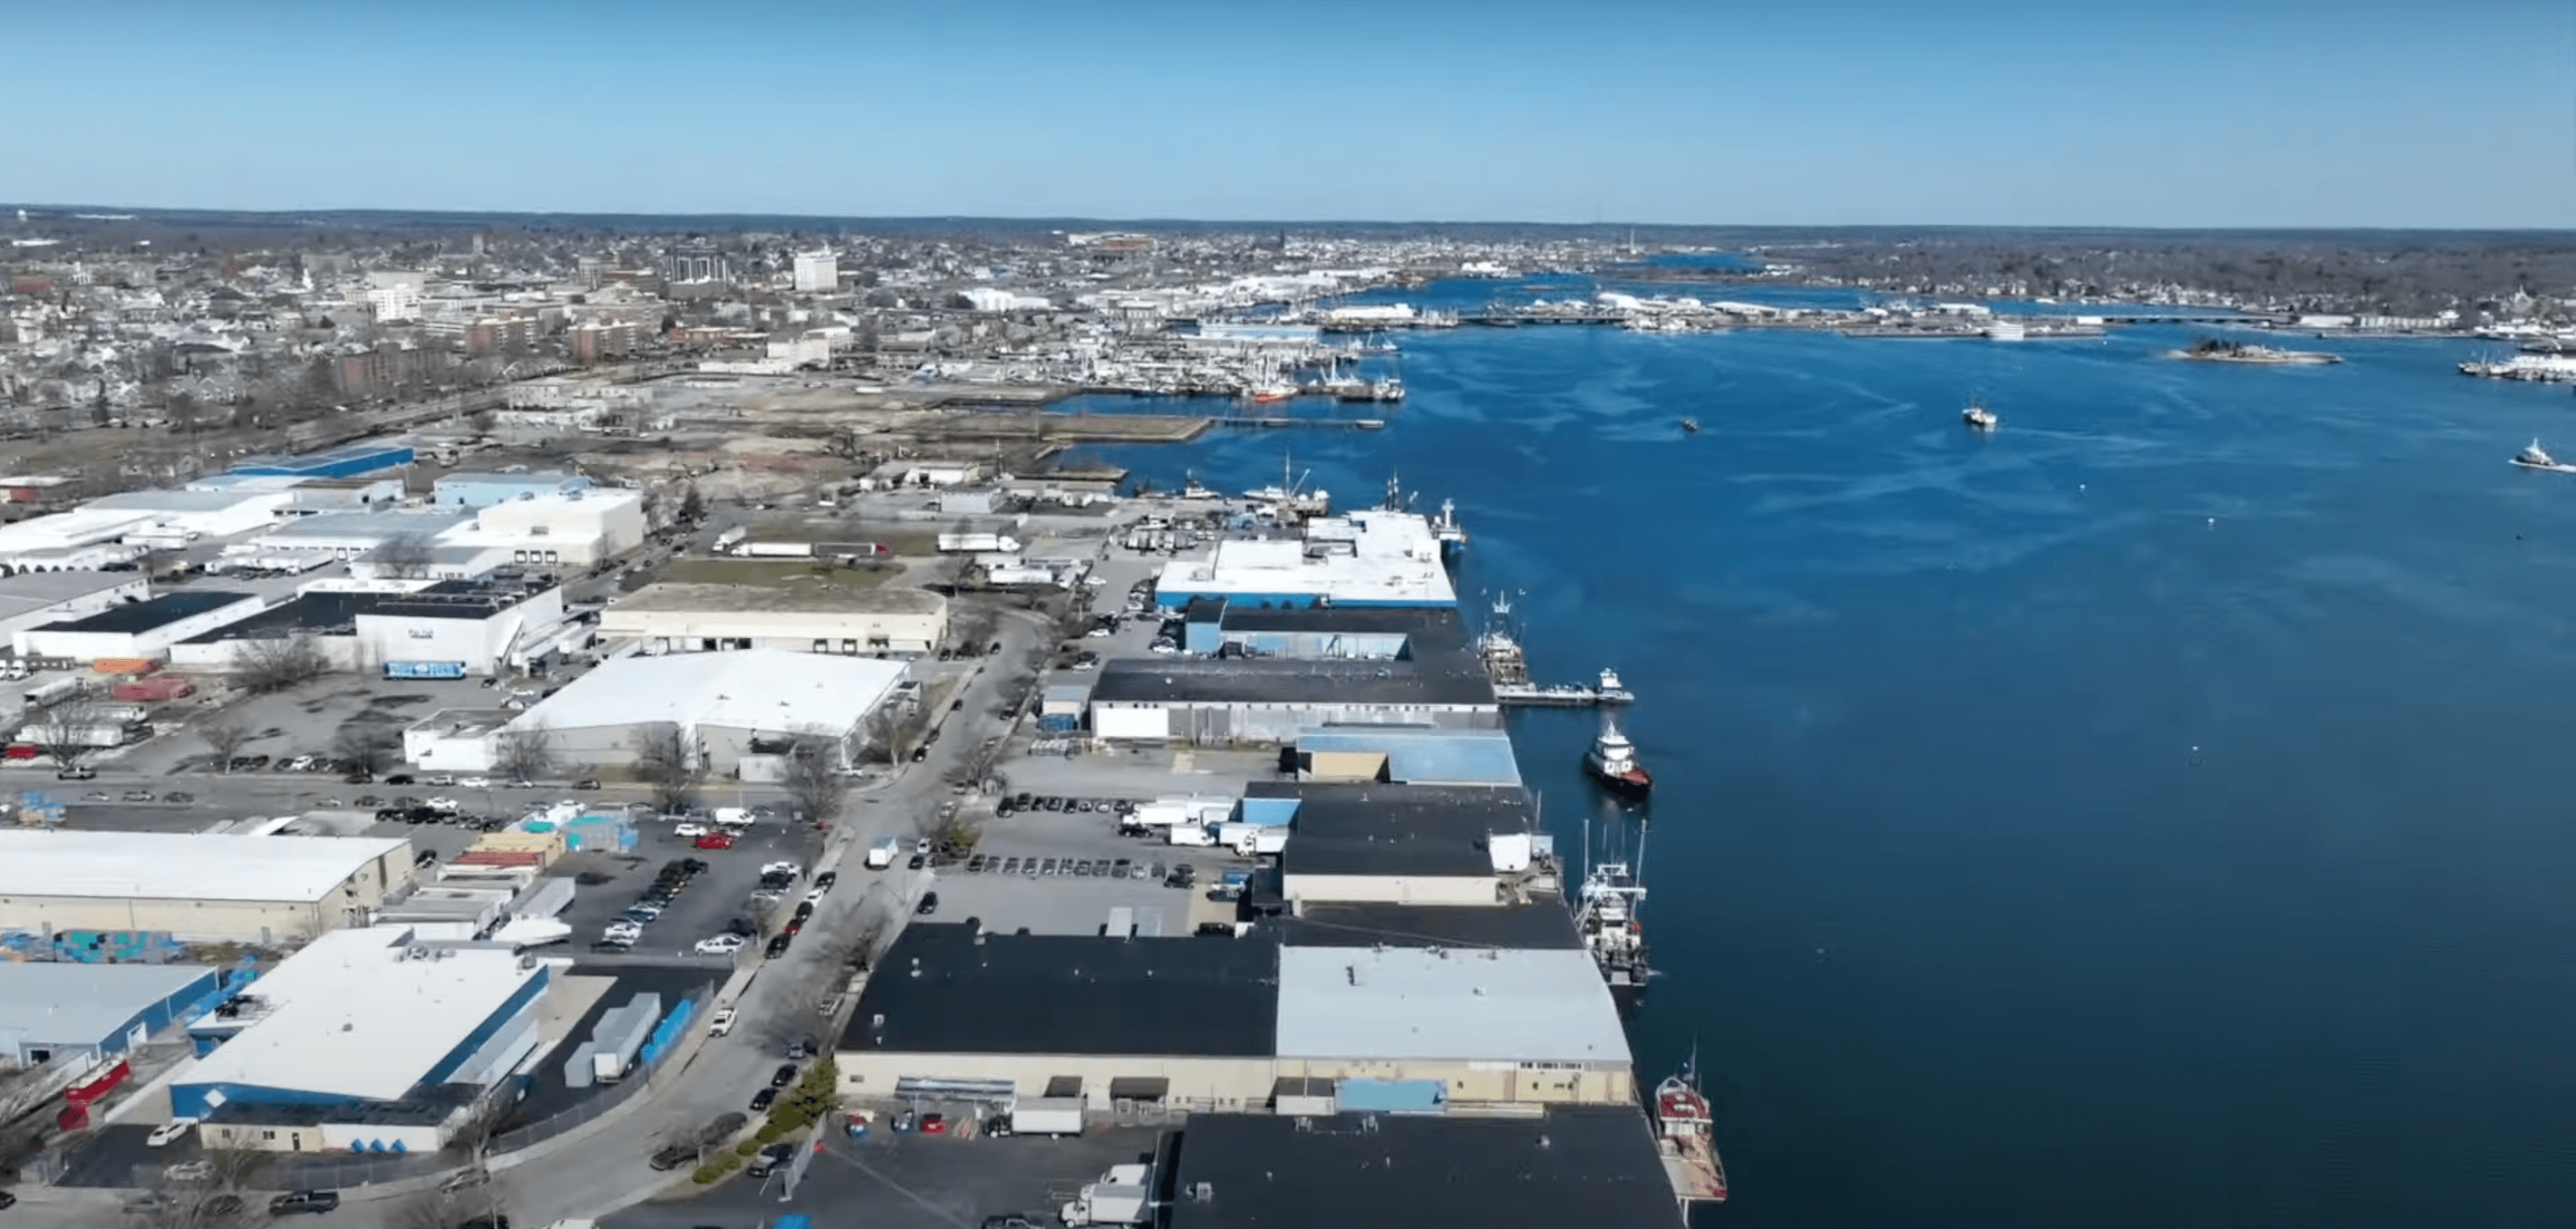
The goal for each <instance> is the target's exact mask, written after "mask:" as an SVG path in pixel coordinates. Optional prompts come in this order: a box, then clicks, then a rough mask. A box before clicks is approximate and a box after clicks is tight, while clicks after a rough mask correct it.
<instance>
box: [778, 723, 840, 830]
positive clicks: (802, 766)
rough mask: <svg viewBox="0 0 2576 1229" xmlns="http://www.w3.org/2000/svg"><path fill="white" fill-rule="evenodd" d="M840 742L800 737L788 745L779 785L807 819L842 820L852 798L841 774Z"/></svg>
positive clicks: (817, 735)
mask: <svg viewBox="0 0 2576 1229" xmlns="http://www.w3.org/2000/svg"><path fill="white" fill-rule="evenodd" d="M841 759H842V756H841V740H839V739H837V738H834V737H832V736H831V735H829V734H822V733H807V734H799V735H797V736H796V738H795V740H794V741H793V742H791V743H789V744H788V747H787V757H786V764H785V773H784V776H783V778H782V780H781V781H780V784H781V785H783V786H784V787H785V788H786V790H787V797H788V798H789V799H790V800H792V801H794V802H795V804H796V809H797V810H799V811H801V812H803V813H804V818H806V819H808V820H814V821H829V820H832V819H835V818H837V817H839V815H840V813H841V803H842V801H843V800H844V799H846V798H848V797H849V795H850V779H849V778H848V777H846V776H843V775H842V774H841V769H842V763H841Z"/></svg>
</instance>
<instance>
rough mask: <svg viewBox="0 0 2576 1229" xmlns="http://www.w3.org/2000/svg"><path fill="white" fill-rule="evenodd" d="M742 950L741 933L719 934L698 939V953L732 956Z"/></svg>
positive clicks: (702, 954)
mask: <svg viewBox="0 0 2576 1229" xmlns="http://www.w3.org/2000/svg"><path fill="white" fill-rule="evenodd" d="M741 950H742V936H741V935H717V936H716V937H714V938H712V939H700V940H698V954H699V955H701V956H730V955H732V954H734V953H735V952H738V951H741Z"/></svg>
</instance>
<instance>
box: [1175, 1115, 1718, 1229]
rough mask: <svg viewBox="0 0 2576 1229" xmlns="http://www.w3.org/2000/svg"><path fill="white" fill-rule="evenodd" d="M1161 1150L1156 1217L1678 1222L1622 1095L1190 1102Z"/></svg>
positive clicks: (1645, 1130)
mask: <svg viewBox="0 0 2576 1229" xmlns="http://www.w3.org/2000/svg"><path fill="white" fill-rule="evenodd" d="M1355 1091H1356V1090H1355ZM1165 1155H1166V1158H1167V1159H1166V1164H1167V1165H1168V1167H1169V1172H1168V1173H1167V1174H1165V1175H1163V1177H1164V1181H1163V1183H1162V1184H1161V1186H1162V1189H1164V1190H1166V1191H1169V1192H1170V1199H1169V1202H1168V1203H1166V1204H1165V1205H1164V1210H1163V1213H1162V1219H1159V1220H1158V1221H1157V1222H1156V1223H1157V1224H1160V1225H1163V1226H1165V1227H1166V1229H1272V1227H1274V1226H1282V1225H1330V1226H1333V1227H1334V1229H1422V1227H1423V1226H1427V1225H1587V1226H1601V1227H1603V1229H1643V1227H1646V1226H1657V1227H1662V1229H1674V1227H1677V1226H1679V1225H1680V1224H1681V1223H1682V1218H1681V1214H1680V1211H1679V1209H1678V1207H1677V1206H1676V1204H1675V1202H1674V1198H1673V1188H1672V1186H1671V1184H1670V1183H1669V1182H1668V1181H1667V1180H1666V1178H1665V1176H1664V1169H1663V1163H1662V1160H1661V1153H1660V1151H1659V1149H1658V1148H1657V1145H1656V1143H1655V1138H1654V1134H1653V1131H1652V1129H1651V1128H1650V1127H1649V1126H1648V1124H1647V1122H1646V1119H1645V1116H1644V1115H1643V1114H1640V1113H1638V1112H1637V1110H1636V1109H1635V1108H1633V1107H1627V1106H1590V1105H1555V1106H1550V1107H1548V1109H1547V1111H1546V1112H1545V1113H1544V1114H1543V1115H1528V1116H1516V1117H1509V1118H1469V1117H1442V1116H1437V1115H1425V1114H1421V1113H1418V1112H1417V1113H1405V1112H1395V1113H1361V1112H1342V1113H1338V1114H1335V1113H1332V1112H1329V1111H1327V1112H1323V1113H1317V1114H1312V1115H1303V1116H1286V1115H1279V1116H1272V1115H1257V1114H1192V1115H1190V1117H1189V1119H1188V1120H1187V1121H1186V1122H1185V1123H1184V1124H1183V1125H1182V1127H1181V1129H1180V1131H1179V1132H1178V1133H1177V1137H1176V1138H1175V1139H1174V1140H1173V1142H1172V1144H1171V1146H1170V1147H1169V1148H1168V1149H1167V1150H1166V1153H1165Z"/></svg>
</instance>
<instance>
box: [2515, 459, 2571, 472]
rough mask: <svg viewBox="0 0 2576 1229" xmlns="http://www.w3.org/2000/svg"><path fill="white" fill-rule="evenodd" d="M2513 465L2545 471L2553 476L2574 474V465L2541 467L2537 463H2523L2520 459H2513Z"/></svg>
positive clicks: (2553, 464) (2554, 464)
mask: <svg viewBox="0 0 2576 1229" xmlns="http://www.w3.org/2000/svg"><path fill="white" fill-rule="evenodd" d="M2513 463H2514V464H2516V465H2519V466H2521V467H2522V468H2524V469H2537V470H2545V471H2547V472H2549V473H2553V474H2576V465H2561V464H2556V463H2552V464H2549V465H2542V464H2541V463H2539V462H2537V461H2525V460H2523V459H2522V458H2520V457H2515V458H2514V459H2513Z"/></svg>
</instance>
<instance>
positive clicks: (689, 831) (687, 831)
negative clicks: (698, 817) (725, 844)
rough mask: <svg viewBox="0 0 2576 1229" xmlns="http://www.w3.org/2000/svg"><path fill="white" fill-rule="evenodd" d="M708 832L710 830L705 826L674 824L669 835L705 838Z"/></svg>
mask: <svg viewBox="0 0 2576 1229" xmlns="http://www.w3.org/2000/svg"><path fill="white" fill-rule="evenodd" d="M709 831H711V829H709V828H708V827H707V826H706V825H705V824H676V825H673V826H672V828H671V835H673V836H705V835H706V834H707V833H708V832H709Z"/></svg>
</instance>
